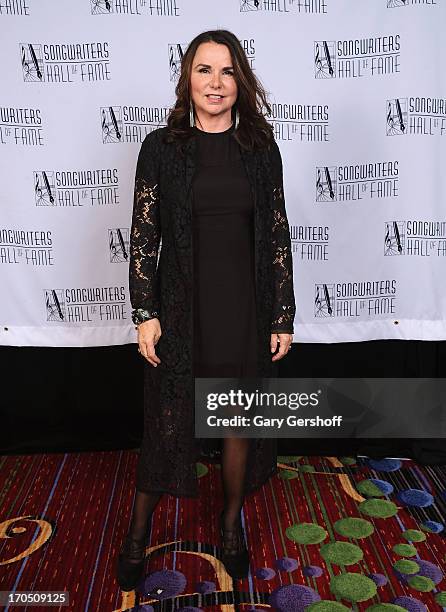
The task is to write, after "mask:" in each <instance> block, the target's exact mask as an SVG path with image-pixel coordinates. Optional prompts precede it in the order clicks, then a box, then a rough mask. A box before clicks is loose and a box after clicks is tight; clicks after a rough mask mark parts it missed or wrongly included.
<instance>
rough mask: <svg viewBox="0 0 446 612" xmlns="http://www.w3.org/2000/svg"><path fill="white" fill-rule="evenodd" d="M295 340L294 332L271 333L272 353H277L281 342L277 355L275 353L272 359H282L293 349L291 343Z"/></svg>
mask: <svg viewBox="0 0 446 612" xmlns="http://www.w3.org/2000/svg"><path fill="white" fill-rule="evenodd" d="M292 341H293V334H280V333H279V334H271V353H275V352H276V350H277V343H278V342H279V352H278V353H277V355H273V357H272V358H271V361H277V360H278V359H282V357H284V356H285V355H286V354H287V353H288V351H289V350H290V349H291V343H292Z"/></svg>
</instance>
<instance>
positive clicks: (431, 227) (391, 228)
mask: <svg viewBox="0 0 446 612" xmlns="http://www.w3.org/2000/svg"><path fill="white" fill-rule="evenodd" d="M384 255H409V256H418V257H446V221H423V220H416V221H414V220H408V221H387V222H386V223H385V234H384Z"/></svg>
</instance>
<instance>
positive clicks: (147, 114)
mask: <svg viewBox="0 0 446 612" xmlns="http://www.w3.org/2000/svg"><path fill="white" fill-rule="evenodd" d="M168 112H169V108H167V107H166V108H161V107H137V106H103V107H101V108H100V116H101V132H102V143H103V144H110V143H116V142H139V143H141V142H142V141H143V140H144V138H145V137H146V136H147V134H148V133H149V132H152V131H153V130H154V129H156V128H158V127H160V126H161V125H164V123H165V121H166V119H167V113H168Z"/></svg>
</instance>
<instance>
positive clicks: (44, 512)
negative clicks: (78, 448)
mask: <svg viewBox="0 0 446 612" xmlns="http://www.w3.org/2000/svg"><path fill="white" fill-rule="evenodd" d="M136 460H137V454H136V452H133V451H122V452H120V451H117V452H97V453H92V452H89V453H72V454H49V455H25V456H7V457H1V458H0V485H1V487H0V498H1V500H0V512H1V515H0V590H2V591H11V592H17V591H67V592H68V593H69V598H70V605H69V606H68V607H39V608H38V609H39V610H73V611H75V612H80V611H96V610H97V611H100V612H115V611H123V610H135V611H136V610H141V612H152V611H170V610H175V611H178V610H182V611H183V612H198V611H200V610H202V611H205V612H210V611H218V612H220V611H222V612H223V611H224V612H229V611H231V610H243V611H250V612H251V611H255V610H258V611H260V610H268V609H269V610H277V611H280V612H304V611H305V612H338V611H339V612H341V611H343V610H358V611H362V610H368V611H371V612H386V611H389V612H390V611H394V612H398V611H402V612H404V611H409V612H422V611H425V612H435V611H439V610H442V609H446V579H445V570H446V560H445V559H446V556H445V555H446V533H445V531H446V530H445V529H444V524H445V518H446V467H445V466H436V467H428V466H421V465H418V464H416V463H415V462H413V461H411V460H398V459H390V458H388V459H381V460H372V459H368V458H363V457H340V458H337V457H299V456H292V457H279V460H278V464H279V472H278V474H277V475H275V476H274V477H273V478H271V479H270V480H269V481H268V483H267V484H266V485H264V486H263V487H262V489H260V490H259V491H257V492H256V493H255V494H253V495H251V496H249V497H248V498H246V502H245V505H244V508H243V517H242V518H243V524H244V528H245V532H246V535H247V539H248V546H249V550H250V558H251V573H250V575H249V576H248V578H246V579H244V580H240V581H232V579H231V578H230V576H228V574H227V573H226V572H225V569H224V566H223V565H222V564H221V562H220V559H219V557H220V536H219V532H218V516H219V512H220V509H221V507H222V489H221V481H220V468H219V465H218V463H199V464H197V473H198V475H199V482H200V498H199V499H187V498H175V497H171V496H169V495H164V496H163V498H162V500H161V502H160V504H159V506H158V507H157V509H156V511H155V514H154V517H153V524H152V529H151V533H150V536H148V541H147V563H146V571H145V577H144V579H143V581H142V582H141V584H140V586H139V588H138V590H137V591H135V592H131V593H123V592H121V591H120V589H119V587H118V585H117V583H116V581H115V566H116V558H117V555H118V552H119V548H120V545H121V542H122V540H123V538H124V536H125V534H126V532H127V529H128V526H129V521H130V515H131V508H132V502H133V485H134V473H135V465H136ZM34 609H35V608H34V607H31V606H28V607H25V606H21V607H17V606H9V607H8V606H6V607H5V608H4V610H8V611H9V610H10V611H12V612H14V611H20V612H24V611H26V610H34Z"/></svg>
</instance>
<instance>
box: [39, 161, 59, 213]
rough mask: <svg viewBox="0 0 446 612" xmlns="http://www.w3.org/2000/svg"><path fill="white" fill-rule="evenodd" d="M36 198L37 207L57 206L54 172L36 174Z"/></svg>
mask: <svg viewBox="0 0 446 612" xmlns="http://www.w3.org/2000/svg"><path fill="white" fill-rule="evenodd" d="M34 197H35V202H36V206H55V205H56V186H55V182H54V172H47V171H45V170H43V171H42V172H34Z"/></svg>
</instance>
